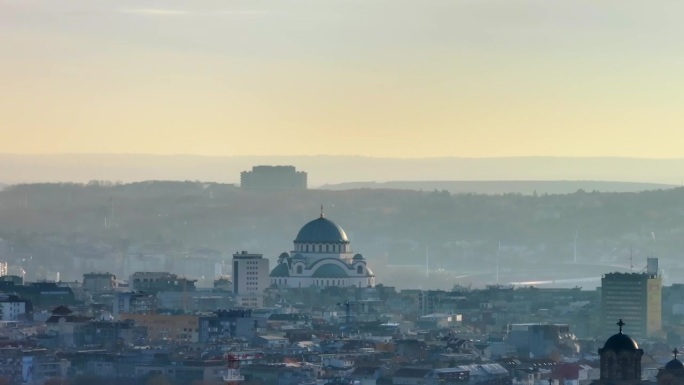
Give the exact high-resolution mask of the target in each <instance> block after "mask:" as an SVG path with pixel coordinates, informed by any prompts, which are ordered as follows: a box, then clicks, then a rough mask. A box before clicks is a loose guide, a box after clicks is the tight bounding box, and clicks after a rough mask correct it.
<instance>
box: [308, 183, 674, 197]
mask: <svg viewBox="0 0 684 385" xmlns="http://www.w3.org/2000/svg"><path fill="white" fill-rule="evenodd" d="M672 187H675V186H674V185H668V184H658V183H636V182H601V181H423V182H411V181H394V182H383V183H377V182H348V183H338V184H327V185H323V186H322V187H321V189H324V190H353V189H393V190H415V191H434V190H438V191H442V190H445V191H449V192H451V193H454V194H459V193H472V194H507V193H514V194H525V195H532V194H534V193H537V194H570V193H574V192H576V191H579V190H583V191H598V192H640V191H648V190H658V189H666V188H672Z"/></svg>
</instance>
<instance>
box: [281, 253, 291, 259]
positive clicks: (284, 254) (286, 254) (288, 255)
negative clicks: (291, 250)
mask: <svg viewBox="0 0 684 385" xmlns="http://www.w3.org/2000/svg"><path fill="white" fill-rule="evenodd" d="M287 258H290V254H288V253H281V254H280V256H279V257H278V259H287Z"/></svg>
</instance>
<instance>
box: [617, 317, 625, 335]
mask: <svg viewBox="0 0 684 385" xmlns="http://www.w3.org/2000/svg"><path fill="white" fill-rule="evenodd" d="M617 326H619V327H620V334H622V327H623V326H625V323H624V322H622V318H620V321H618V323H617Z"/></svg>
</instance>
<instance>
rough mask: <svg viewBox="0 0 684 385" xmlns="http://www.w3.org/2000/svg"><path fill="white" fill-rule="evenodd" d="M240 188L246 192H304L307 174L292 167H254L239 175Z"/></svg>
mask: <svg viewBox="0 0 684 385" xmlns="http://www.w3.org/2000/svg"><path fill="white" fill-rule="evenodd" d="M240 187H241V188H243V189H246V190H260V191H286V190H306V187H307V174H306V172H304V171H297V169H296V168H295V167H294V166H254V167H252V171H243V172H241V173H240Z"/></svg>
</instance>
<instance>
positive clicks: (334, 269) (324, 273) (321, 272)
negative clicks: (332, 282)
mask: <svg viewBox="0 0 684 385" xmlns="http://www.w3.org/2000/svg"><path fill="white" fill-rule="evenodd" d="M312 277H313V278H347V272H346V271H344V269H343V268H341V267H339V266H337V265H334V264H332V263H327V264H325V265H323V266H321V267H319V268H318V269H316V271H315V272H314V273H313V275H312Z"/></svg>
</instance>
